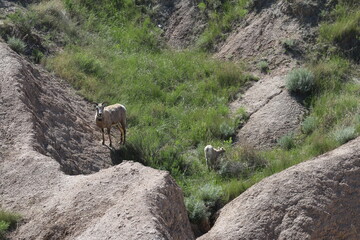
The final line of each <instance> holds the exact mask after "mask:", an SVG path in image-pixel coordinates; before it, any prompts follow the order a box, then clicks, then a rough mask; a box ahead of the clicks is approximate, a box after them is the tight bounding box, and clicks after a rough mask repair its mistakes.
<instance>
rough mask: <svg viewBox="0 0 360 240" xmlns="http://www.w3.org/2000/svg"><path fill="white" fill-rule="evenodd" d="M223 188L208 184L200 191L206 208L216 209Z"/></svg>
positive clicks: (199, 194)
mask: <svg viewBox="0 0 360 240" xmlns="http://www.w3.org/2000/svg"><path fill="white" fill-rule="evenodd" d="M221 196H222V189H221V186H216V185H214V184H210V183H207V184H205V185H204V186H202V187H201V188H200V189H199V192H198V197H199V198H200V199H201V200H203V201H204V203H205V206H206V207H214V206H215V204H216V203H217V202H218V201H219V200H220V199H221Z"/></svg>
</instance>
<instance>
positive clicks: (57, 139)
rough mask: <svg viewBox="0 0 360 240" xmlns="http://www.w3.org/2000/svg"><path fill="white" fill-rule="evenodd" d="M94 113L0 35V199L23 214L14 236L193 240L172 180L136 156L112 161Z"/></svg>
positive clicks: (7, 206)
mask: <svg viewBox="0 0 360 240" xmlns="http://www.w3.org/2000/svg"><path fill="white" fill-rule="evenodd" d="M92 112H93V111H92V110H91V107H90V106H89V104H88V103H87V102H86V101H84V100H83V99H82V98H81V97H78V96H76V94H75V92H74V91H73V90H72V89H71V88H69V87H68V86H67V84H65V83H63V82H61V81H60V80H58V79H56V78H52V77H50V76H48V75H47V74H46V73H44V72H41V71H39V70H37V69H35V68H34V67H33V66H32V65H31V64H29V63H28V62H27V61H25V60H24V59H23V58H21V57H20V56H18V55H17V54H16V53H14V52H13V51H11V50H10V49H9V48H8V47H7V46H6V45H5V44H4V43H1V42H0V126H1V128H0V193H1V198H0V205H1V206H2V207H4V208H5V209H8V210H12V211H16V212H19V213H20V214H21V215H22V216H23V217H24V221H23V223H22V224H21V225H20V226H19V228H18V229H17V230H16V231H15V232H13V233H12V236H11V238H12V239H123V237H124V238H125V239H192V238H193V235H192V232H191V229H190V224H189V221H188V218H187V214H186V210H185V206H184V203H183V197H182V192H181V190H180V188H179V187H178V186H177V185H176V184H175V182H174V180H173V179H172V178H171V177H170V176H169V174H168V173H167V172H164V171H158V170H154V169H151V168H148V167H144V166H142V165H141V164H139V163H133V162H123V163H122V164H120V165H118V166H116V167H110V166H111V165H112V163H111V158H110V151H109V149H108V148H107V147H105V146H102V145H100V144H99V141H100V134H99V133H98V131H95V129H94V128H93V127H92V125H93V123H92V120H93V116H92ZM95 132H96V134H94V133H95ZM105 167H109V168H108V169H105V170H101V171H99V169H101V168H105ZM61 170H63V171H64V172H65V173H68V174H80V173H93V174H91V175H77V176H70V175H66V174H64V172H63V171H61ZM97 171H99V172H97ZM94 172H96V173H94Z"/></svg>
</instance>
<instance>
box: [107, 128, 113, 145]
mask: <svg viewBox="0 0 360 240" xmlns="http://www.w3.org/2000/svg"><path fill="white" fill-rule="evenodd" d="M110 129H111V127H109V128H108V129H107V133H108V135H109V141H110V147H111V146H112V143H111V135H110Z"/></svg>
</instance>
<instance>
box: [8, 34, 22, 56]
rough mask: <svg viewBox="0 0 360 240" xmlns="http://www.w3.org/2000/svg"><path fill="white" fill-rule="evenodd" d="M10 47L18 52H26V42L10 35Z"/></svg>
mask: <svg viewBox="0 0 360 240" xmlns="http://www.w3.org/2000/svg"><path fill="white" fill-rule="evenodd" d="M7 43H8V44H9V47H10V48H11V49H12V50H14V51H15V52H17V53H24V51H25V48H26V44H25V43H24V41H22V40H21V39H19V38H15V37H10V38H9V39H8V41H7Z"/></svg>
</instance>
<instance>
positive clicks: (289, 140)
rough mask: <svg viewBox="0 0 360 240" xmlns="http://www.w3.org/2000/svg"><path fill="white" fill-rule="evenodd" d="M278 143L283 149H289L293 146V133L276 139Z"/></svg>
mask: <svg viewBox="0 0 360 240" xmlns="http://www.w3.org/2000/svg"><path fill="white" fill-rule="evenodd" d="M277 143H278V145H279V147H281V148H282V149H284V150H290V149H292V148H293V147H295V140H294V134H293V133H289V134H286V135H284V136H282V137H281V138H279V139H278V142H277Z"/></svg>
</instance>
